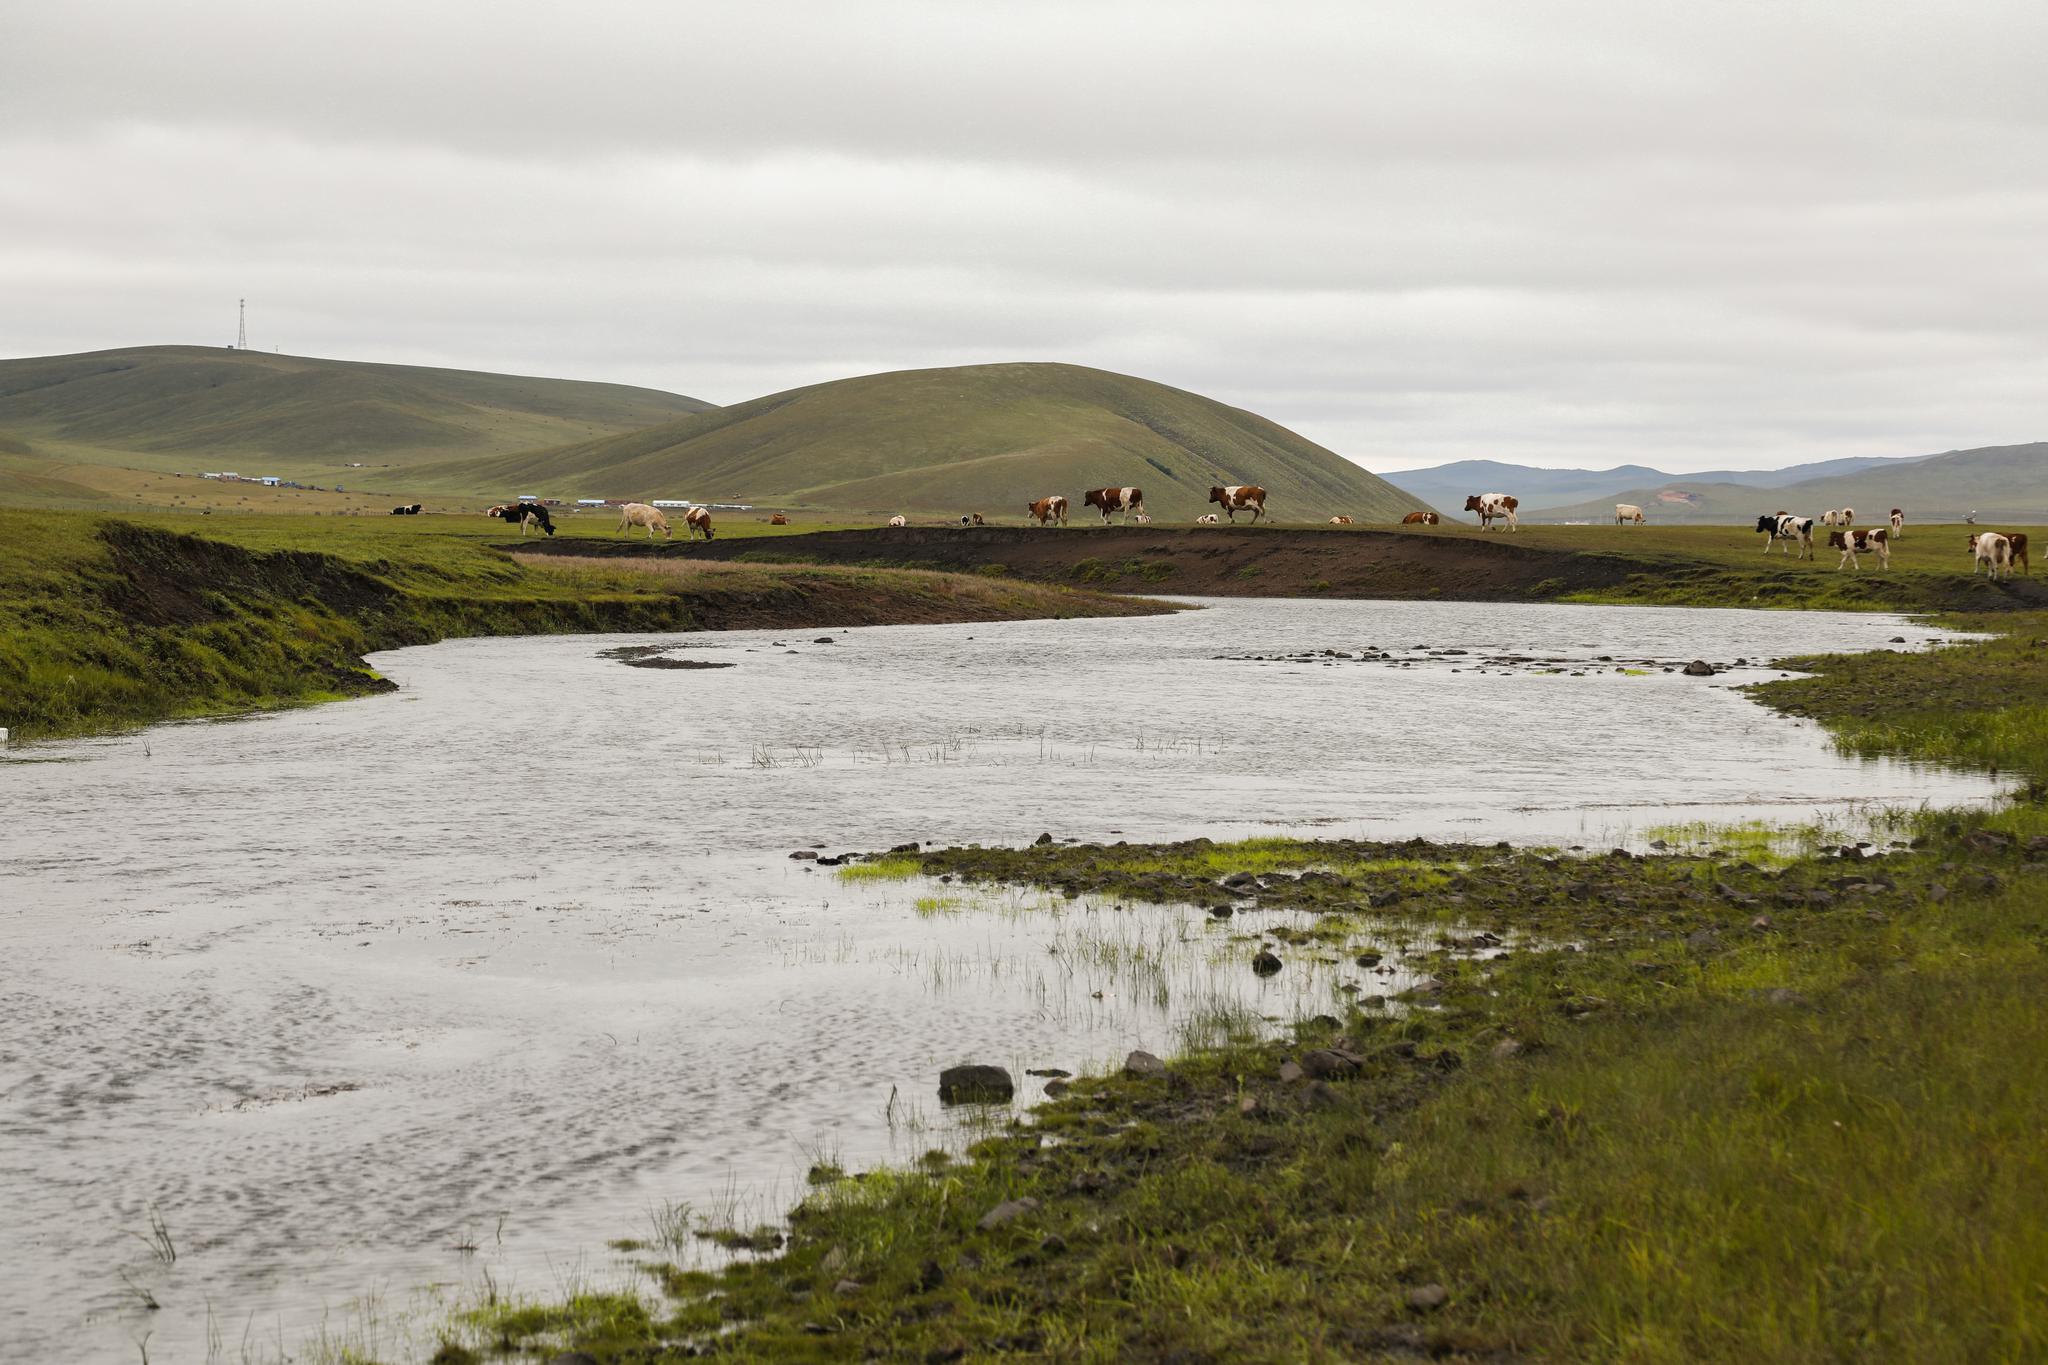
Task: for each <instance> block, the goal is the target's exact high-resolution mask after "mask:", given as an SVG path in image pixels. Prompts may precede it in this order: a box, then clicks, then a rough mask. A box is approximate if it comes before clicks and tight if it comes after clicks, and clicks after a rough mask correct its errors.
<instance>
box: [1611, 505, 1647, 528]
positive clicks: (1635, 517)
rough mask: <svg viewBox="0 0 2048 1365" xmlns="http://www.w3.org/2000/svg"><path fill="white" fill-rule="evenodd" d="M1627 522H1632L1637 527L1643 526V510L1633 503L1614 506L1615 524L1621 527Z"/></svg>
mask: <svg viewBox="0 0 2048 1365" xmlns="http://www.w3.org/2000/svg"><path fill="white" fill-rule="evenodd" d="M1625 522H1632V523H1634V524H1635V525H1637V526H1641V525H1642V524H1643V509H1642V508H1640V507H1638V506H1636V505H1635V504H1634V503H1632V502H1617V503H1616V504H1614V524H1615V525H1616V526H1620V525H1622V524H1623V523H1625Z"/></svg>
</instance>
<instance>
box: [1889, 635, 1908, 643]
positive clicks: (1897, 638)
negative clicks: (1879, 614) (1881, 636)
mask: <svg viewBox="0 0 2048 1365" xmlns="http://www.w3.org/2000/svg"><path fill="white" fill-rule="evenodd" d="M1891 643H1892V644H1895V645H1902V644H1904V643H1906V637H1905V636H1903V635H1894V636H1892V638H1891Z"/></svg>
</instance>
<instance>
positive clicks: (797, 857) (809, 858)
mask: <svg viewBox="0 0 2048 1365" xmlns="http://www.w3.org/2000/svg"><path fill="white" fill-rule="evenodd" d="M789 857H790V861H791V862H797V863H808V862H816V861H817V860H818V855H817V854H816V853H814V852H812V851H811V850H810V849H808V848H800V849H798V850H797V851H796V852H794V853H792V854H790V855H789Z"/></svg>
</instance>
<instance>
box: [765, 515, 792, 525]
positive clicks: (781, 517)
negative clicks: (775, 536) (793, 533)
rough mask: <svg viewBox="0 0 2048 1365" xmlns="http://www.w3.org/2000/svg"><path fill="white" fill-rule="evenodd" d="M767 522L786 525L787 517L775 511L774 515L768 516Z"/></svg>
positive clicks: (787, 522)
mask: <svg viewBox="0 0 2048 1365" xmlns="http://www.w3.org/2000/svg"><path fill="white" fill-rule="evenodd" d="M768 524H769V525H770V526H787V525H789V518H788V517H785V516H784V515H782V513H780V512H777V513H776V514H775V515H774V516H772V517H770V518H768Z"/></svg>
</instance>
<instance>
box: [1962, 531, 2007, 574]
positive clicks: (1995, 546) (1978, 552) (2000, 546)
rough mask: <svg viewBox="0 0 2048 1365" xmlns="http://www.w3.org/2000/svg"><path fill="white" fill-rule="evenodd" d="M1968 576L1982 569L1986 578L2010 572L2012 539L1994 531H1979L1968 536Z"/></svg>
mask: <svg viewBox="0 0 2048 1365" xmlns="http://www.w3.org/2000/svg"><path fill="white" fill-rule="evenodd" d="M1969 544H1970V558H1971V561H1972V562H1971V564H1970V577H1972V578H1975V577H1976V576H1977V571H1978V570H1979V569H1982V570H1983V571H1984V575H1985V577H1987V578H2006V577H2009V576H2010V575H2011V573H2012V541H2011V540H2009V539H2007V538H2006V537H2004V536H2002V535H2000V534H1998V532H1996V531H1979V532H1977V533H1976V534H1975V535H1973V536H1971V537H1970V541H1969Z"/></svg>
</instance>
